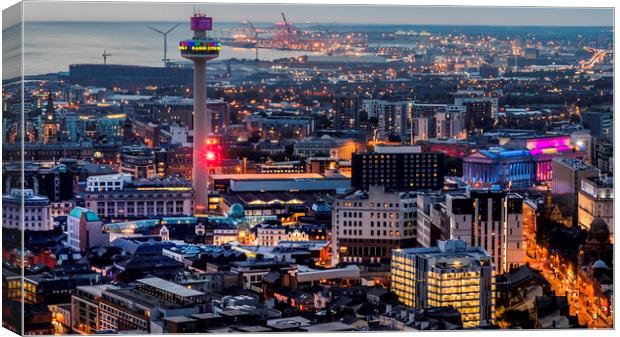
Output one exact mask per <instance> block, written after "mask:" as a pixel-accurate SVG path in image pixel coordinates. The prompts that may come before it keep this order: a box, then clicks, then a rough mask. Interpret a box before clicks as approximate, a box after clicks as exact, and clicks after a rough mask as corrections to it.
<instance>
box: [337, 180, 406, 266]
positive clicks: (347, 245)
mask: <svg viewBox="0 0 620 337" xmlns="http://www.w3.org/2000/svg"><path fill="white" fill-rule="evenodd" d="M415 198H416V197H415V195H413V194H411V193H401V192H386V190H385V188H383V187H380V186H371V188H370V189H369V191H368V192H361V191H358V192H355V193H352V194H349V195H347V196H344V197H341V198H338V199H336V201H335V206H334V209H333V212H332V224H333V229H332V244H333V250H332V251H333V255H334V260H335V262H345V263H387V262H388V261H389V258H390V256H391V251H392V250H393V249H397V248H406V247H414V246H415V244H416V228H415V225H416V219H415V217H416V203H415Z"/></svg>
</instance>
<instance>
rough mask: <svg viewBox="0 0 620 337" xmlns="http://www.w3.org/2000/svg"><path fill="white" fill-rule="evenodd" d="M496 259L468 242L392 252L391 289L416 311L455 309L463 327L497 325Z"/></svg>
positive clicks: (448, 242) (456, 241) (442, 243)
mask: <svg viewBox="0 0 620 337" xmlns="http://www.w3.org/2000/svg"><path fill="white" fill-rule="evenodd" d="M493 270H494V266H493V260H492V258H491V257H490V256H489V254H488V253H487V252H486V251H485V250H484V249H482V248H480V247H476V246H474V247H471V246H467V244H466V243H465V241H462V240H451V241H439V242H438V243H437V247H432V248H410V249H395V250H393V251H392V266H391V272H390V276H391V287H392V291H393V292H394V293H395V294H396V295H397V296H398V298H399V300H400V301H401V302H402V303H404V304H405V305H407V306H410V307H415V308H428V307H448V306H451V307H453V308H455V309H456V310H458V311H459V312H460V313H461V317H462V320H463V327H465V328H471V327H476V326H481V325H490V324H493V321H494V317H495V277H494V271H493Z"/></svg>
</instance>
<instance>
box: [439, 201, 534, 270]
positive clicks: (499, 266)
mask: <svg viewBox="0 0 620 337" xmlns="http://www.w3.org/2000/svg"><path fill="white" fill-rule="evenodd" d="M446 215H447V217H448V225H449V228H450V239H454V240H463V241H465V242H466V243H467V244H468V245H471V246H478V247H481V248H483V249H485V250H486V251H487V252H489V254H490V255H491V257H492V258H493V264H494V265H495V269H496V272H497V273H499V274H501V273H505V272H508V271H510V270H511V269H513V268H517V267H519V266H521V265H523V264H524V263H525V245H524V236H523V198H522V197H521V196H520V195H518V194H515V193H508V192H505V191H501V190H469V191H466V192H465V193H453V194H448V195H446Z"/></svg>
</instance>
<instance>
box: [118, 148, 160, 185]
mask: <svg viewBox="0 0 620 337" xmlns="http://www.w3.org/2000/svg"><path fill="white" fill-rule="evenodd" d="M120 171H121V172H123V173H129V174H131V176H132V177H133V178H135V179H138V178H150V177H152V176H154V175H156V171H155V153H154V152H153V150H151V149H149V148H148V147H144V146H124V147H122V148H121V153H120Z"/></svg>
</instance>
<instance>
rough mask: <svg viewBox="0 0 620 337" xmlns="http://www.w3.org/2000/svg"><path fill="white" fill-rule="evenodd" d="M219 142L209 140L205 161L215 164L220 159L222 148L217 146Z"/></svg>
mask: <svg viewBox="0 0 620 337" xmlns="http://www.w3.org/2000/svg"><path fill="white" fill-rule="evenodd" d="M217 143H218V141H217V139H215V138H208V139H207V140H206V145H205V148H204V160H205V161H206V162H207V163H209V164H213V163H215V162H217V161H218V160H219V158H220V146H219V145H217Z"/></svg>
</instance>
